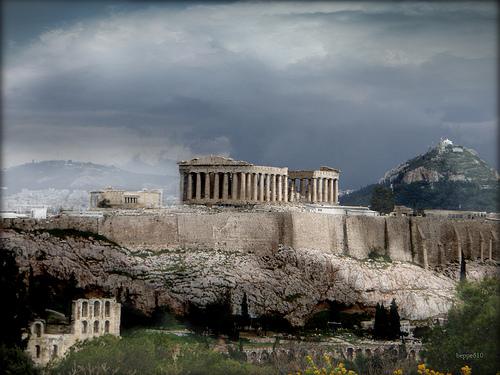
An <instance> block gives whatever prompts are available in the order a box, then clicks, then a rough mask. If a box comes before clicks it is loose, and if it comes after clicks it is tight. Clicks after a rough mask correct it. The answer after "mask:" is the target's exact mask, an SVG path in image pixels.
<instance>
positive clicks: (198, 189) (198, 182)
mask: <svg viewBox="0 0 500 375" xmlns="http://www.w3.org/2000/svg"><path fill="white" fill-rule="evenodd" d="M195 188H196V200H197V201H200V200H201V173H200V172H198V173H196V186H195Z"/></svg>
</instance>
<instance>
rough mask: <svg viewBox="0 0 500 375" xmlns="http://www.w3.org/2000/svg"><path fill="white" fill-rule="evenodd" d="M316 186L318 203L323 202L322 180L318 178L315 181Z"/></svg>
mask: <svg viewBox="0 0 500 375" xmlns="http://www.w3.org/2000/svg"><path fill="white" fill-rule="evenodd" d="M317 181H318V182H317V186H318V196H317V199H318V202H323V178H322V177H320V178H318V179H317Z"/></svg>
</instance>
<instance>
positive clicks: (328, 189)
mask: <svg viewBox="0 0 500 375" xmlns="http://www.w3.org/2000/svg"><path fill="white" fill-rule="evenodd" d="M178 165H179V173H180V200H181V202H183V203H188V204H231V205H242V204H259V203H271V204H282V203H288V202H304V203H315V204H326V205H336V204H338V191H339V187H338V181H339V174H340V171H339V170H338V169H334V168H330V167H320V168H319V169H318V170H312V171H289V170H288V168H286V167H285V168H278V167H267V166H256V165H253V164H251V163H248V162H246V161H238V160H233V159H231V158H225V157H221V156H208V157H202V158H195V159H191V160H189V161H181V162H179V163H178Z"/></svg>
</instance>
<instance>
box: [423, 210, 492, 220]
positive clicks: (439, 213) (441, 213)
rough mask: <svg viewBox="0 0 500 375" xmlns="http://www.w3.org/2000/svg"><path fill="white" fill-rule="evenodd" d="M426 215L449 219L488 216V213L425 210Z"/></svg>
mask: <svg viewBox="0 0 500 375" xmlns="http://www.w3.org/2000/svg"><path fill="white" fill-rule="evenodd" d="M424 215H425V216H429V217H443V218H447V219H477V218H486V217H487V213H486V212H483V211H461V210H424Z"/></svg>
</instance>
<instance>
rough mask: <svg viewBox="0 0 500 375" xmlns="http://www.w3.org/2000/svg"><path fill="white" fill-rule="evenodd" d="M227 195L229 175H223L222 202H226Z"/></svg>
mask: <svg viewBox="0 0 500 375" xmlns="http://www.w3.org/2000/svg"><path fill="white" fill-rule="evenodd" d="M228 194H229V174H228V173H224V174H223V177H222V200H224V201H227V196H228Z"/></svg>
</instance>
